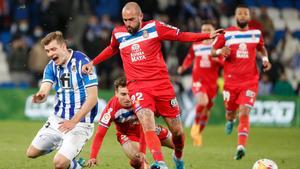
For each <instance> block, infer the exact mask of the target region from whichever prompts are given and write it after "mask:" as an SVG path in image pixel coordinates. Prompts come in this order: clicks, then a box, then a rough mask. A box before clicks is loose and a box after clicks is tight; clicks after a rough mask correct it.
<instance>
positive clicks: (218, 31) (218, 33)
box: [210, 29, 225, 39]
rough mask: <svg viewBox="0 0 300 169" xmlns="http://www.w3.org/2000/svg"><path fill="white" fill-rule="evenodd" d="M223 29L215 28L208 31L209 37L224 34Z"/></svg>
mask: <svg viewBox="0 0 300 169" xmlns="http://www.w3.org/2000/svg"><path fill="white" fill-rule="evenodd" d="M224 33H225V32H224V29H217V30H215V31H213V32H212V33H210V38H211V39H213V38H215V37H217V36H219V35H221V34H224Z"/></svg>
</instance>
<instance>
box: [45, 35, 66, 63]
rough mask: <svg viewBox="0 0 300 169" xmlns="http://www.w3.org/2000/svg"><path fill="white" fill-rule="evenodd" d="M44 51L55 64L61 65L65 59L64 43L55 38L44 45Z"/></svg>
mask: <svg viewBox="0 0 300 169" xmlns="http://www.w3.org/2000/svg"><path fill="white" fill-rule="evenodd" d="M44 48H45V51H46V54H47V56H48V57H49V58H50V59H52V60H53V61H54V63H55V64H56V65H63V64H64V63H66V61H67V55H66V53H65V50H66V45H65V44H64V43H62V44H60V43H58V42H57V41H56V40H53V41H51V42H50V43H49V44H48V45H45V47H44Z"/></svg>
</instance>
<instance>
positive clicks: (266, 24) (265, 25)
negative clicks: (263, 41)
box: [258, 7, 275, 41]
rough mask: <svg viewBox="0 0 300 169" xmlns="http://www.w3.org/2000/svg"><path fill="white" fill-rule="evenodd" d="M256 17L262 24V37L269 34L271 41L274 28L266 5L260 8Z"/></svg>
mask: <svg viewBox="0 0 300 169" xmlns="http://www.w3.org/2000/svg"><path fill="white" fill-rule="evenodd" d="M258 18H259V21H260V23H261V24H262V33H263V34H264V37H266V36H269V38H270V41H272V40H273V38H274V33H275V28H274V24H273V21H272V19H271V18H270V16H269V15H268V13H267V8H266V7H261V8H260V16H259V17H258Z"/></svg>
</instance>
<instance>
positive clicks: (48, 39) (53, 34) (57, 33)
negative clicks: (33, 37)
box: [41, 31, 66, 46]
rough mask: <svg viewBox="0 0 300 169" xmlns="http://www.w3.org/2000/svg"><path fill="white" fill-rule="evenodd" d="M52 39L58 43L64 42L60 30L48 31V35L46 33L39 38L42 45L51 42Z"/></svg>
mask: <svg viewBox="0 0 300 169" xmlns="http://www.w3.org/2000/svg"><path fill="white" fill-rule="evenodd" d="M53 40H56V41H57V43H59V44H62V43H66V40H65V39H64V37H63V34H62V32H61V31H55V32H50V33H49V34H48V35H46V36H45V37H44V38H43V39H42V40H41V44H42V45H43V46H46V45H48V44H49V43H50V42H52V41H53Z"/></svg>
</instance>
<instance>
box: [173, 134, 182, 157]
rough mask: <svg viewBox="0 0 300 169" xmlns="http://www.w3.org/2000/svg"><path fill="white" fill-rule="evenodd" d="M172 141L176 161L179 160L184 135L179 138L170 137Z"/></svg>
mask: <svg viewBox="0 0 300 169" xmlns="http://www.w3.org/2000/svg"><path fill="white" fill-rule="evenodd" d="M172 141H173V144H174V154H175V156H176V158H177V159H181V157H182V153H183V147H184V134H182V135H179V136H175V135H172Z"/></svg>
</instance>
